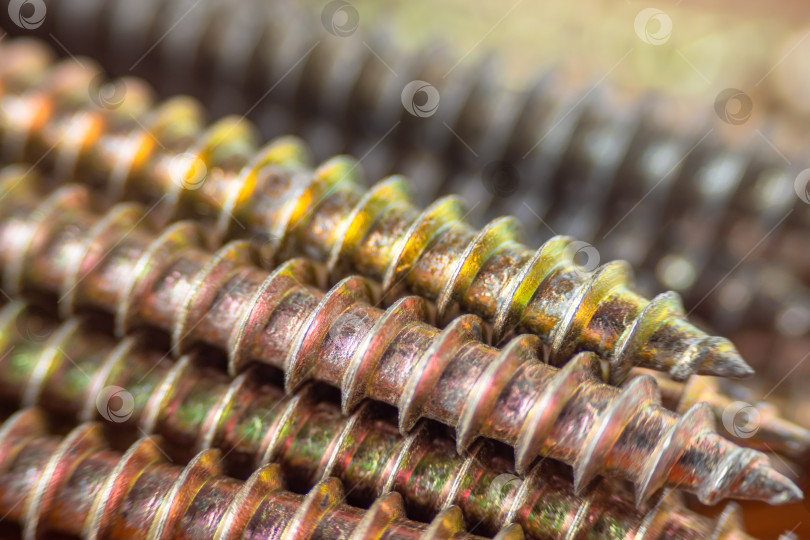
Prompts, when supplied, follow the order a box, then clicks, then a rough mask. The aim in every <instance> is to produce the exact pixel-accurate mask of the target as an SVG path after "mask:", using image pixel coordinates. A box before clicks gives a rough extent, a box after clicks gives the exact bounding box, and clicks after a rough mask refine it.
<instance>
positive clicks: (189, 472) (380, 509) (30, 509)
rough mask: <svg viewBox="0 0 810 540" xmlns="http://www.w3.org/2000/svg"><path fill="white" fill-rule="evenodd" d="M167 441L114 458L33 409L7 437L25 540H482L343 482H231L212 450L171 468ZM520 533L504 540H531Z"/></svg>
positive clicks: (3, 448) (82, 430) (455, 521)
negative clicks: (351, 497) (358, 499)
mask: <svg viewBox="0 0 810 540" xmlns="http://www.w3.org/2000/svg"><path fill="white" fill-rule="evenodd" d="M161 452H162V451H161V449H160V441H159V440H156V439H154V438H145V439H141V440H140V441H138V442H137V443H135V444H134V445H133V446H131V447H130V448H129V449H128V450H127V452H126V453H125V454H124V455H121V454H119V453H117V452H114V451H112V450H109V449H108V447H107V443H106V441H105V440H104V437H103V435H102V432H101V430H100V429H99V426H98V425H97V424H92V423H88V424H82V425H80V426H79V427H77V428H75V429H74V430H73V431H71V432H70V433H69V434H68V435H67V436H66V437H64V438H61V437H57V436H49V435H48V433H47V430H46V427H45V423H44V421H43V417H42V415H41V413H40V412H39V411H38V410H37V409H25V410H23V411H20V412H18V413H17V414H15V415H14V416H12V417H11V418H10V419H8V420H7V421H6V422H5V423H4V424H3V426H2V430H0V455H2V457H3V460H2V464H0V478H2V481H0V509H2V512H3V514H4V517H6V518H8V519H11V520H14V521H17V522H19V523H20V524H21V525H22V528H23V536H24V538H25V539H26V540H28V539H34V538H42V537H44V536H45V535H46V534H47V533H61V534H68V535H81V536H83V537H85V538H110V539H115V538H122V539H123V538H161V539H178V540H179V539H185V540H192V539H200V540H202V539H210V538H217V539H226V538H267V539H279V540H280V539H288V538H289V539H292V538H296V539H298V538H302V539H303V538H311V539H315V538H323V539H327V538H352V539H358V540H359V539H362V538H391V539H395V538H396V539H402V540H412V539H416V538H436V539H440V538H469V539H470V540H472V539H474V538H480V537H477V536H472V535H468V534H466V533H465V532H464V531H463V523H462V519H461V513H460V512H459V511H458V509H457V508H455V507H451V508H448V509H447V510H446V511H444V512H442V513H441V514H440V515H439V516H438V517H437V518H436V519H435V520H433V522H431V523H430V524H429V525H428V524H422V523H418V522H414V521H410V520H408V519H407V518H406V517H405V516H404V509H403V507H402V501H401V498H400V497H399V495H397V494H395V493H390V494H388V495H385V496H383V497H381V498H379V499H377V500H376V501H375V502H374V504H372V506H371V508H370V509H369V510H362V509H359V508H354V507H351V506H348V505H346V504H344V503H343V488H342V486H341V484H340V481H338V480H337V479H335V478H330V479H327V480H324V481H323V482H321V483H319V484H318V485H317V486H316V487H314V488H313V489H312V490H311V491H310V492H309V493H308V494H307V495H306V496H302V495H297V494H294V493H291V492H289V491H285V490H284V486H283V482H282V480H281V474H280V471H279V467H278V466H277V465H267V466H264V467H262V468H260V469H258V470H256V472H254V473H253V474H252V475H251V477H250V478H249V479H248V480H247V481H246V482H241V481H238V480H235V479H233V478H229V477H227V476H224V475H223V474H222V472H221V469H220V464H219V461H220V454H219V452H218V451H216V450H206V451H203V452H200V453H199V454H197V456H195V457H194V459H193V460H192V461H191V462H190V463H189V464H188V465H187V466H186V467H185V468H183V467H180V466H177V465H174V464H170V463H167V461H166V459H165V457H164V456H163V455H162V453H161ZM522 536H523V535H522V534H521V531H520V528H519V527H518V526H511V527H508V528H506V529H504V530H503V531H501V532H500V533H499V535H498V538H501V539H507V538H508V539H512V538H515V539H518V538H522Z"/></svg>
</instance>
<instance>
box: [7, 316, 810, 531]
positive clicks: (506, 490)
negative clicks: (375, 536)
mask: <svg viewBox="0 0 810 540" xmlns="http://www.w3.org/2000/svg"><path fill="white" fill-rule="evenodd" d="M104 388H114V389H115V391H116V392H123V393H126V394H128V396H131V398H132V400H131V406H125V404H124V403H123V400H122V401H121V403H120V406H116V405H114V404H112V403H111V399H112V394H111V393H110V392H107V394H102V393H101V392H102V390H103V389H104ZM130 391H131V392H130ZM0 395H2V396H3V399H4V400H11V401H12V402H13V404H14V405H18V404H20V403H22V405H23V406H33V405H41V406H43V407H45V408H47V409H48V410H49V411H53V412H55V413H58V414H60V416H61V417H69V418H71V419H72V420H77V419H78V420H81V421H90V420H93V419H97V418H99V417H101V418H104V419H106V420H107V421H108V422H111V423H120V424H121V427H123V428H125V429H126V430H127V431H134V428H135V426H136V425H137V426H138V429H139V430H140V431H141V432H143V433H146V434H156V435H160V436H161V437H162V439H163V440H165V441H167V443H168V446H167V447H164V449H165V448H170V449H177V450H175V451H174V452H173V451H172V450H167V451H168V452H169V453H170V454H171V455H173V456H177V457H179V459H186V458H187V457H188V456H186V455H184V454H185V452H184V450H185V451H192V452H199V451H203V450H208V449H211V448H217V449H219V450H221V451H222V453H223V459H224V461H225V463H226V465H227V466H228V471H229V472H231V473H236V474H239V475H240V476H241V475H242V474H243V473H244V472H245V471H248V470H250V471H252V470H253V469H255V468H259V467H262V466H264V465H266V464H267V463H271V462H272V463H278V464H279V465H280V466H281V469H282V471H283V473H284V475H285V479H287V480H288V484H290V485H292V486H293V487H294V488H296V489H299V490H308V489H310V488H312V487H313V486H315V485H316V484H317V483H318V482H320V481H322V480H324V479H326V478H328V477H331V476H334V477H337V478H340V479H341V481H342V482H343V483H344V485H345V486H346V491H347V498H348V500H349V501H350V502H351V503H355V504H358V505H359V506H367V505H369V504H371V503H372V501H373V500H374V498H375V497H381V496H383V495H385V494H386V493H388V492H390V491H395V492H397V493H399V494H400V495H401V496H402V497H403V499H404V501H405V506H406V509H407V512H408V515H410V516H412V517H415V518H418V519H424V520H427V519H432V518H434V517H435V516H436V515H438V514H440V513H441V511H442V510H443V509H444V508H447V507H448V506H449V505H451V504H452V505H456V506H458V507H459V508H460V509H461V511H462V513H463V514H464V517H465V521H466V523H468V524H477V526H476V530H480V531H481V532H482V533H486V534H495V533H496V532H497V530H498V529H499V528H500V527H503V526H504V525H506V524H508V523H510V522H514V523H517V524H519V525H520V526H521V527H522V528H523V531H524V532H525V534H526V536H527V537H528V538H535V539H541V538H554V539H567V540H575V539H584V538H592V537H593V536H595V535H599V536H600V537H603V538H608V537H609V538H635V539H637V540H641V539H649V540H652V539H659V540H663V539H676V538H677V539H679V540H684V539H693V540H698V539H703V538H707V537H712V538H717V539H718V540H725V539H731V538H746V535H745V534H744V532H743V531H742V530H741V528H740V524H739V521H738V519H737V517H736V510H734V509H733V508H734V506H733V505H732V506H731V507H730V508H729V509H728V510H727V511H726V512H725V513H724V514H723V515H722V517H720V518H719V519H718V520H716V521H715V522H714V523H712V522H711V521H710V520H708V519H706V518H704V517H702V516H699V515H696V514H693V513H692V512H690V511H688V510H687V509H686V508H685V507H684V506H683V504H682V503H681V502H680V500H679V499H678V497H677V495H676V494H675V493H674V492H669V493H667V494H666V495H664V496H662V497H661V499H659V500H658V501H657V502H655V503H654V504H653V505H649V506H648V505H645V506H644V508H643V509H642V511H639V510H636V509H635V508H633V505H632V503H631V502H630V501H629V500H628V498H627V497H626V494H625V491H626V490H625V489H623V488H622V487H621V486H618V485H615V484H613V485H611V484H610V483H608V482H606V481H603V482H602V483H601V484H599V485H598V486H595V487H594V488H593V489H591V490H589V491H588V493H587V494H586V495H585V496H582V497H577V496H575V495H574V494H573V490H572V489H571V484H570V481H569V480H568V479H567V478H566V477H565V476H564V475H563V474H561V473H560V471H559V470H558V468H557V467H554V466H552V465H551V463H550V462H548V461H545V462H542V463H539V464H537V465H536V466H535V467H534V468H533V469H532V470H530V471H529V473H528V474H527V475H526V479H525V480H523V479H520V478H518V477H516V476H514V475H512V472H513V471H512V467H511V464H510V463H509V460H508V459H504V458H503V457H502V456H501V455H500V453H499V452H497V451H496V450H495V449H494V448H493V447H492V445H490V444H489V443H488V442H481V443H480V444H477V445H476V446H475V447H474V448H473V449H472V450H471V451H470V452H468V453H466V454H465V455H464V456H463V457H461V456H457V455H456V453H455V452H454V450H453V444H454V443H453V441H452V440H451V439H449V438H447V437H444V436H442V435H441V434H440V433H439V430H437V429H436V427H435V426H434V425H432V424H427V423H423V424H420V425H419V427H417V428H416V429H415V430H414V431H413V432H412V433H411V434H410V435H408V436H407V437H402V436H401V435H399V433H398V432H397V429H396V426H395V425H394V424H393V423H392V422H391V421H390V420H389V419H388V415H387V414H386V413H384V412H382V413H381V412H380V411H379V408H375V407H370V406H363V407H361V408H359V409H358V410H357V411H356V412H354V413H353V414H352V415H351V416H348V417H346V416H344V415H342V414H341V413H340V410H339V408H338V407H337V406H335V405H333V404H332V403H331V402H329V401H324V400H322V399H321V398H320V397H319V396H318V391H317V389H316V388H313V387H310V386H307V387H304V388H302V389H301V390H299V391H298V392H296V393H295V394H294V395H292V396H289V397H285V396H284V393H283V392H282V391H281V389H279V388H277V387H275V386H273V385H270V384H266V383H263V382H262V381H261V378H260V377H259V376H258V374H256V373H255V372H254V371H247V372H245V373H243V374H242V375H240V376H239V377H237V378H236V379H234V380H232V381H231V380H228V379H227V378H226V377H225V376H224V375H223V374H221V373H218V372H216V371H213V370H211V369H207V368H205V367H204V366H203V365H201V364H200V362H199V361H195V360H193V359H192V358H190V357H188V356H186V357H183V358H182V359H180V360H179V361H178V362H177V363H173V362H170V361H167V359H166V357H165V356H164V355H161V353H160V352H159V351H157V350H156V349H153V348H149V347H147V346H146V344H145V341H144V340H139V339H136V338H134V337H131V338H127V339H126V340H124V341H121V342H118V343H116V342H115V341H114V340H113V339H112V338H110V337H108V336H106V335H104V334H100V333H99V332H97V331H93V330H92V323H91V322H89V321H82V320H80V319H71V320H69V321H67V322H65V323H63V324H62V325H61V326H59V325H55V324H54V323H53V321H52V320H49V319H48V318H47V317H44V316H42V315H40V314H38V313H37V312H36V311H35V310H32V309H30V308H28V307H26V306H25V305H23V304H20V303H11V304H9V305H7V306H6V307H5V308H3V311H2V312H0ZM100 395H105V399H101V400H99V396H100ZM107 398H108V399H107ZM119 399H120V397H119ZM803 433H804V436H805V439H807V438H808V433H807V432H806V431H805V432H803Z"/></svg>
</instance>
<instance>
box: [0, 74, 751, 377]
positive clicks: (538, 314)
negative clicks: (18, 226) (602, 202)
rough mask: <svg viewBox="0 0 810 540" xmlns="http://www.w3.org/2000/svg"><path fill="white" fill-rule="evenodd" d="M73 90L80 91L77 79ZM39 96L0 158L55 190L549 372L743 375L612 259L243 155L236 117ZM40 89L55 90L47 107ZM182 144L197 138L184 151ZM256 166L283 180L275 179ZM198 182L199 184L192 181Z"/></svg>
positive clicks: (8, 123) (247, 132)
mask: <svg viewBox="0 0 810 540" xmlns="http://www.w3.org/2000/svg"><path fill="white" fill-rule="evenodd" d="M72 69H77V70H78V69H80V66H76V65H75V64H73V66H72ZM88 71H92V70H88ZM87 78H89V79H91V80H92V79H93V78H94V76H93V74H92V73H91V72H90V73H87ZM75 84H77V85H78V86H80V87H82V88H84V87H85V86H86V85H85V83H84V81H82V82H80V83H79V78H77V79H76V83H75ZM44 86H45V88H44V90H43V91H42V92H29V93H25V94H23V95H22V96H20V97H15V98H6V99H10V100H11V101H12V103H16V107H5V109H15V108H16V109H22V110H25V111H28V112H27V114H26V115H17V116H14V115H8V114H6V115H2V117H0V127H2V129H3V132H4V136H5V137H6V139H10V140H12V141H13V140H19V141H21V143H20V144H18V145H17V149H18V150H19V151H17V152H15V151H14V145H13V144H12V145H7V146H6V149H7V151H8V153H9V154H10V157H13V158H19V159H31V160H32V161H35V162H38V163H41V164H42V165H43V166H45V165H49V166H50V167H56V170H57V176H59V177H60V178H74V177H75V178H87V179H88V180H90V179H96V180H98V181H102V182H105V181H106V182H108V184H109V185H108V188H109V189H110V190H111V191H112V192H113V193H114V194H115V195H116V197H120V196H121V195H122V194H124V193H126V191H127V190H132V189H134V190H137V191H139V192H140V193H141V194H142V195H143V194H147V197H149V196H154V197H159V198H158V202H157V204H159V205H160V206H161V207H162V208H163V209H164V210H166V211H167V212H168V213H169V214H171V215H181V214H182V213H183V212H186V213H192V214H194V215H197V216H199V215H200V214H203V215H208V214H215V215H217V229H218V230H217V237H218V238H221V237H223V236H225V235H226V234H227V233H228V230H229V229H230V228H233V227H236V226H237V224H238V225H241V226H242V227H246V228H247V229H248V231H250V232H253V233H255V234H266V233H267V232H268V231H269V232H270V236H271V237H273V238H276V239H278V247H279V252H278V257H279V258H280V259H284V258H288V257H291V256H292V255H293V254H294V253H305V254H307V255H308V256H312V257H314V258H318V259H320V260H323V261H324V262H326V263H327V270H328V272H329V273H330V275H331V276H332V277H333V278H335V279H337V278H338V277H340V276H343V275H346V274H347V273H349V272H350V271H352V270H356V271H359V272H360V273H362V274H365V275H367V276H368V277H371V278H373V279H376V280H379V281H381V282H382V286H383V289H385V290H386V291H390V290H391V289H393V288H394V287H395V286H397V285H398V284H400V283H404V284H406V285H407V286H408V287H409V288H410V290H412V291H414V292H416V293H418V294H421V295H423V296H425V297H427V298H428V299H430V300H435V301H436V303H437V310H438V314H439V317H440V319H442V320H443V321H444V320H447V319H448V318H449V315H450V314H451V313H452V312H453V310H454V309H455V307H456V306H457V305H460V306H461V307H462V308H463V309H465V310H466V311H468V312H471V313H474V314H477V315H480V316H481V317H483V318H485V319H487V320H489V321H491V322H492V323H493V326H494V335H495V339H496V341H501V340H503V338H504V337H506V336H507V335H509V334H510V333H511V332H512V331H515V330H516V329H517V330H521V331H528V332H531V333H535V334H537V335H539V336H541V337H542V338H543V339H544V341H545V342H546V343H547V344H548V345H549V346H550V358H551V361H552V362H553V363H554V364H558V365H559V364H561V363H562V362H564V361H565V360H567V359H568V358H570V357H571V356H572V355H573V354H574V353H575V352H577V351H580V350H590V351H593V352H596V353H598V354H600V355H601V356H602V357H603V358H605V359H606V360H607V361H608V363H609V365H610V380H611V382H613V383H618V382H621V381H622V380H623V379H624V378H625V377H626V375H627V374H628V373H629V370H630V369H631V367H632V366H633V364H637V365H640V366H642V367H650V368H654V369H660V370H664V371H667V372H668V373H669V374H670V375H671V376H672V377H674V378H676V379H678V380H682V379H685V378H687V377H688V376H689V375H691V374H692V373H700V374H714V375H724V376H736V377H740V376H746V375H750V374H751V373H753V371H752V370H751V368H750V367H748V365H747V364H746V363H745V362H744V361H743V360H742V358H741V357H740V356H739V354H738V353H737V351H736V350H735V348H734V346H733V345H732V344H731V342H730V341H728V340H726V339H723V338H719V337H712V336H708V335H706V334H705V333H704V332H703V331H701V330H699V329H698V328H696V327H695V326H693V325H692V324H691V323H689V322H688V321H686V320H685V319H684V311H683V307H682V306H681V303H680V300H679V299H678V297H677V295H676V294H674V293H664V294H661V295H658V296H657V297H655V298H654V299H653V300H652V301H648V300H646V299H644V298H643V297H641V296H639V295H638V294H636V293H635V292H633V291H632V290H631V289H630V288H629V282H630V280H631V271H630V269H629V267H628V266H627V264H626V263H623V262H619V261H614V262H610V263H608V264H605V265H603V266H601V267H599V268H598V269H597V270H596V271H595V272H590V271H583V268H581V267H580V266H579V265H577V264H576V263H575V262H574V255H576V252H575V251H578V250H579V248H578V246H579V245H580V244H579V243H577V242H574V241H572V240H571V239H569V238H567V237H555V238H553V239H551V240H549V241H548V242H546V243H545V244H543V246H542V247H541V248H540V249H539V250H538V251H537V252H535V253H532V252H530V251H529V250H528V249H527V248H526V247H524V246H523V245H522V244H520V243H519V242H518V238H519V232H518V229H519V227H518V225H517V223H516V221H515V220H513V219H512V218H500V219H497V220H495V221H493V222H491V223H490V224H488V225H487V226H486V227H485V228H484V229H483V230H482V231H480V232H477V231H475V230H473V229H472V228H471V227H470V226H468V225H467V224H465V223H464V222H463V221H462V216H463V210H462V208H461V205H460V203H459V202H458V201H457V200H456V199H454V198H452V197H450V198H444V199H440V200H438V201H436V202H435V203H434V204H433V205H431V206H430V207H429V208H428V209H427V210H425V211H424V212H420V211H418V210H417V209H416V208H415V207H413V206H411V205H410V203H409V202H408V195H407V191H408V189H407V187H406V185H405V183H404V181H403V180H401V179H398V178H390V179H387V180H384V181H382V182H380V183H379V184H377V185H376V186H374V187H373V188H371V190H370V191H368V192H364V191H363V190H362V189H360V188H359V187H358V186H357V185H356V184H355V183H354V182H353V181H352V176H353V171H354V169H355V168H356V167H357V164H356V163H354V162H353V161H351V160H348V159H346V158H335V159H333V160H331V161H329V162H327V163H326V164H324V165H322V166H321V167H320V168H319V169H318V170H317V171H315V172H312V171H311V170H310V169H309V168H307V167H304V166H302V165H300V162H301V160H302V159H304V158H303V156H305V155H306V153H307V152H306V150H304V149H303V148H299V147H297V145H296V143H294V142H291V141H290V140H289V139H285V140H283V141H280V142H275V143H270V144H269V145H268V146H266V147H265V148H264V149H262V150H259V151H257V150H256V149H255V147H254V144H253V138H254V136H253V132H252V130H251V129H249V128H247V127H245V123H244V122H243V121H242V119H241V118H240V119H225V120H223V121H221V122H219V123H217V124H215V125H214V126H213V127H211V128H209V129H208V130H206V131H204V132H202V131H201V130H200V128H199V127H198V126H199V124H200V123H201V120H200V118H199V114H198V111H197V109H194V108H193V107H191V106H189V104H188V102H186V101H183V100H181V101H174V102H169V103H168V104H166V105H164V106H163V107H161V108H158V109H156V110H154V111H153V112H152V113H151V115H149V117H148V118H144V119H143V122H140V123H138V122H136V125H134V126H133V125H131V124H132V122H131V121H130V122H124V123H123V124H122V118H123V116H124V113H123V112H121V111H124V112H125V113H126V114H129V115H131V116H136V115H138V112H139V111H141V104H142V101H143V100H142V99H141V98H140V97H139V98H138V99H134V105H132V106H131V107H129V106H127V101H128V99H129V96H130V94H129V93H128V92H125V100H124V102H123V103H122V104H121V105H120V106H119V107H117V108H115V109H113V110H110V109H108V108H104V107H98V106H97V105H95V103H93V102H92V101H91V100H85V101H84V103H82V102H81V101H77V100H76V99H75V95H76V93H77V92H76V89H75V87H74V85H73V84H65V85H57V84H52V85H44ZM49 86H51V87H56V88H57V91H56V92H55V94H54V95H51V96H50V98H47V97H45V96H47V95H49V93H48V92H49ZM138 96H142V93H141V94H138ZM88 101H89V103H88ZM77 107H78V110H80V111H82V112H81V113H77ZM5 109H4V110H5ZM131 109H132V110H135V111H136V112H135V113H134V114H133V112H132V110H131ZM34 119H35V120H34ZM122 126H126V127H122ZM142 126H146V127H145V128H144V127H142ZM167 131H168V132H169V133H168V134H166V132H167ZM192 133H197V134H198V135H197V136H196V138H194V139H193V140H192V139H190V137H191V134H192ZM199 133H202V134H199ZM153 138H155V139H154V140H153ZM160 141H162V142H160ZM9 147H10V148H9ZM178 147H184V148H185V150H181V148H178ZM49 148H50V149H53V151H52V152H51V151H46V150H45V149H49ZM50 155H53V156H54V158H53V159H49V156H50ZM251 156H252V157H251ZM178 159H179V162H178ZM178 163H179V165H178ZM190 164H194V165H193V166H192V165H190ZM271 165H283V166H285V167H286V168H287V169H288V170H287V171H286V172H285V173H284V174H277V173H278V170H277V169H273V168H272V167H270V166H271ZM200 170H204V171H215V173H214V172H212V173H211V174H209V175H206V174H205V173H203V174H202V176H200V174H199V171H200ZM273 170H275V171H276V172H275V173H274V172H273ZM178 171H179V172H178ZM189 178H193V179H194V181H193V182H192V183H193V188H189V182H188V179H189ZM153 200H154V199H153ZM572 246H573V247H574V249H572ZM592 259H595V260H598V257H595V258H594V257H591V256H590V255H589V257H588V260H589V261H590V260H592ZM588 270H590V269H588Z"/></svg>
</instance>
